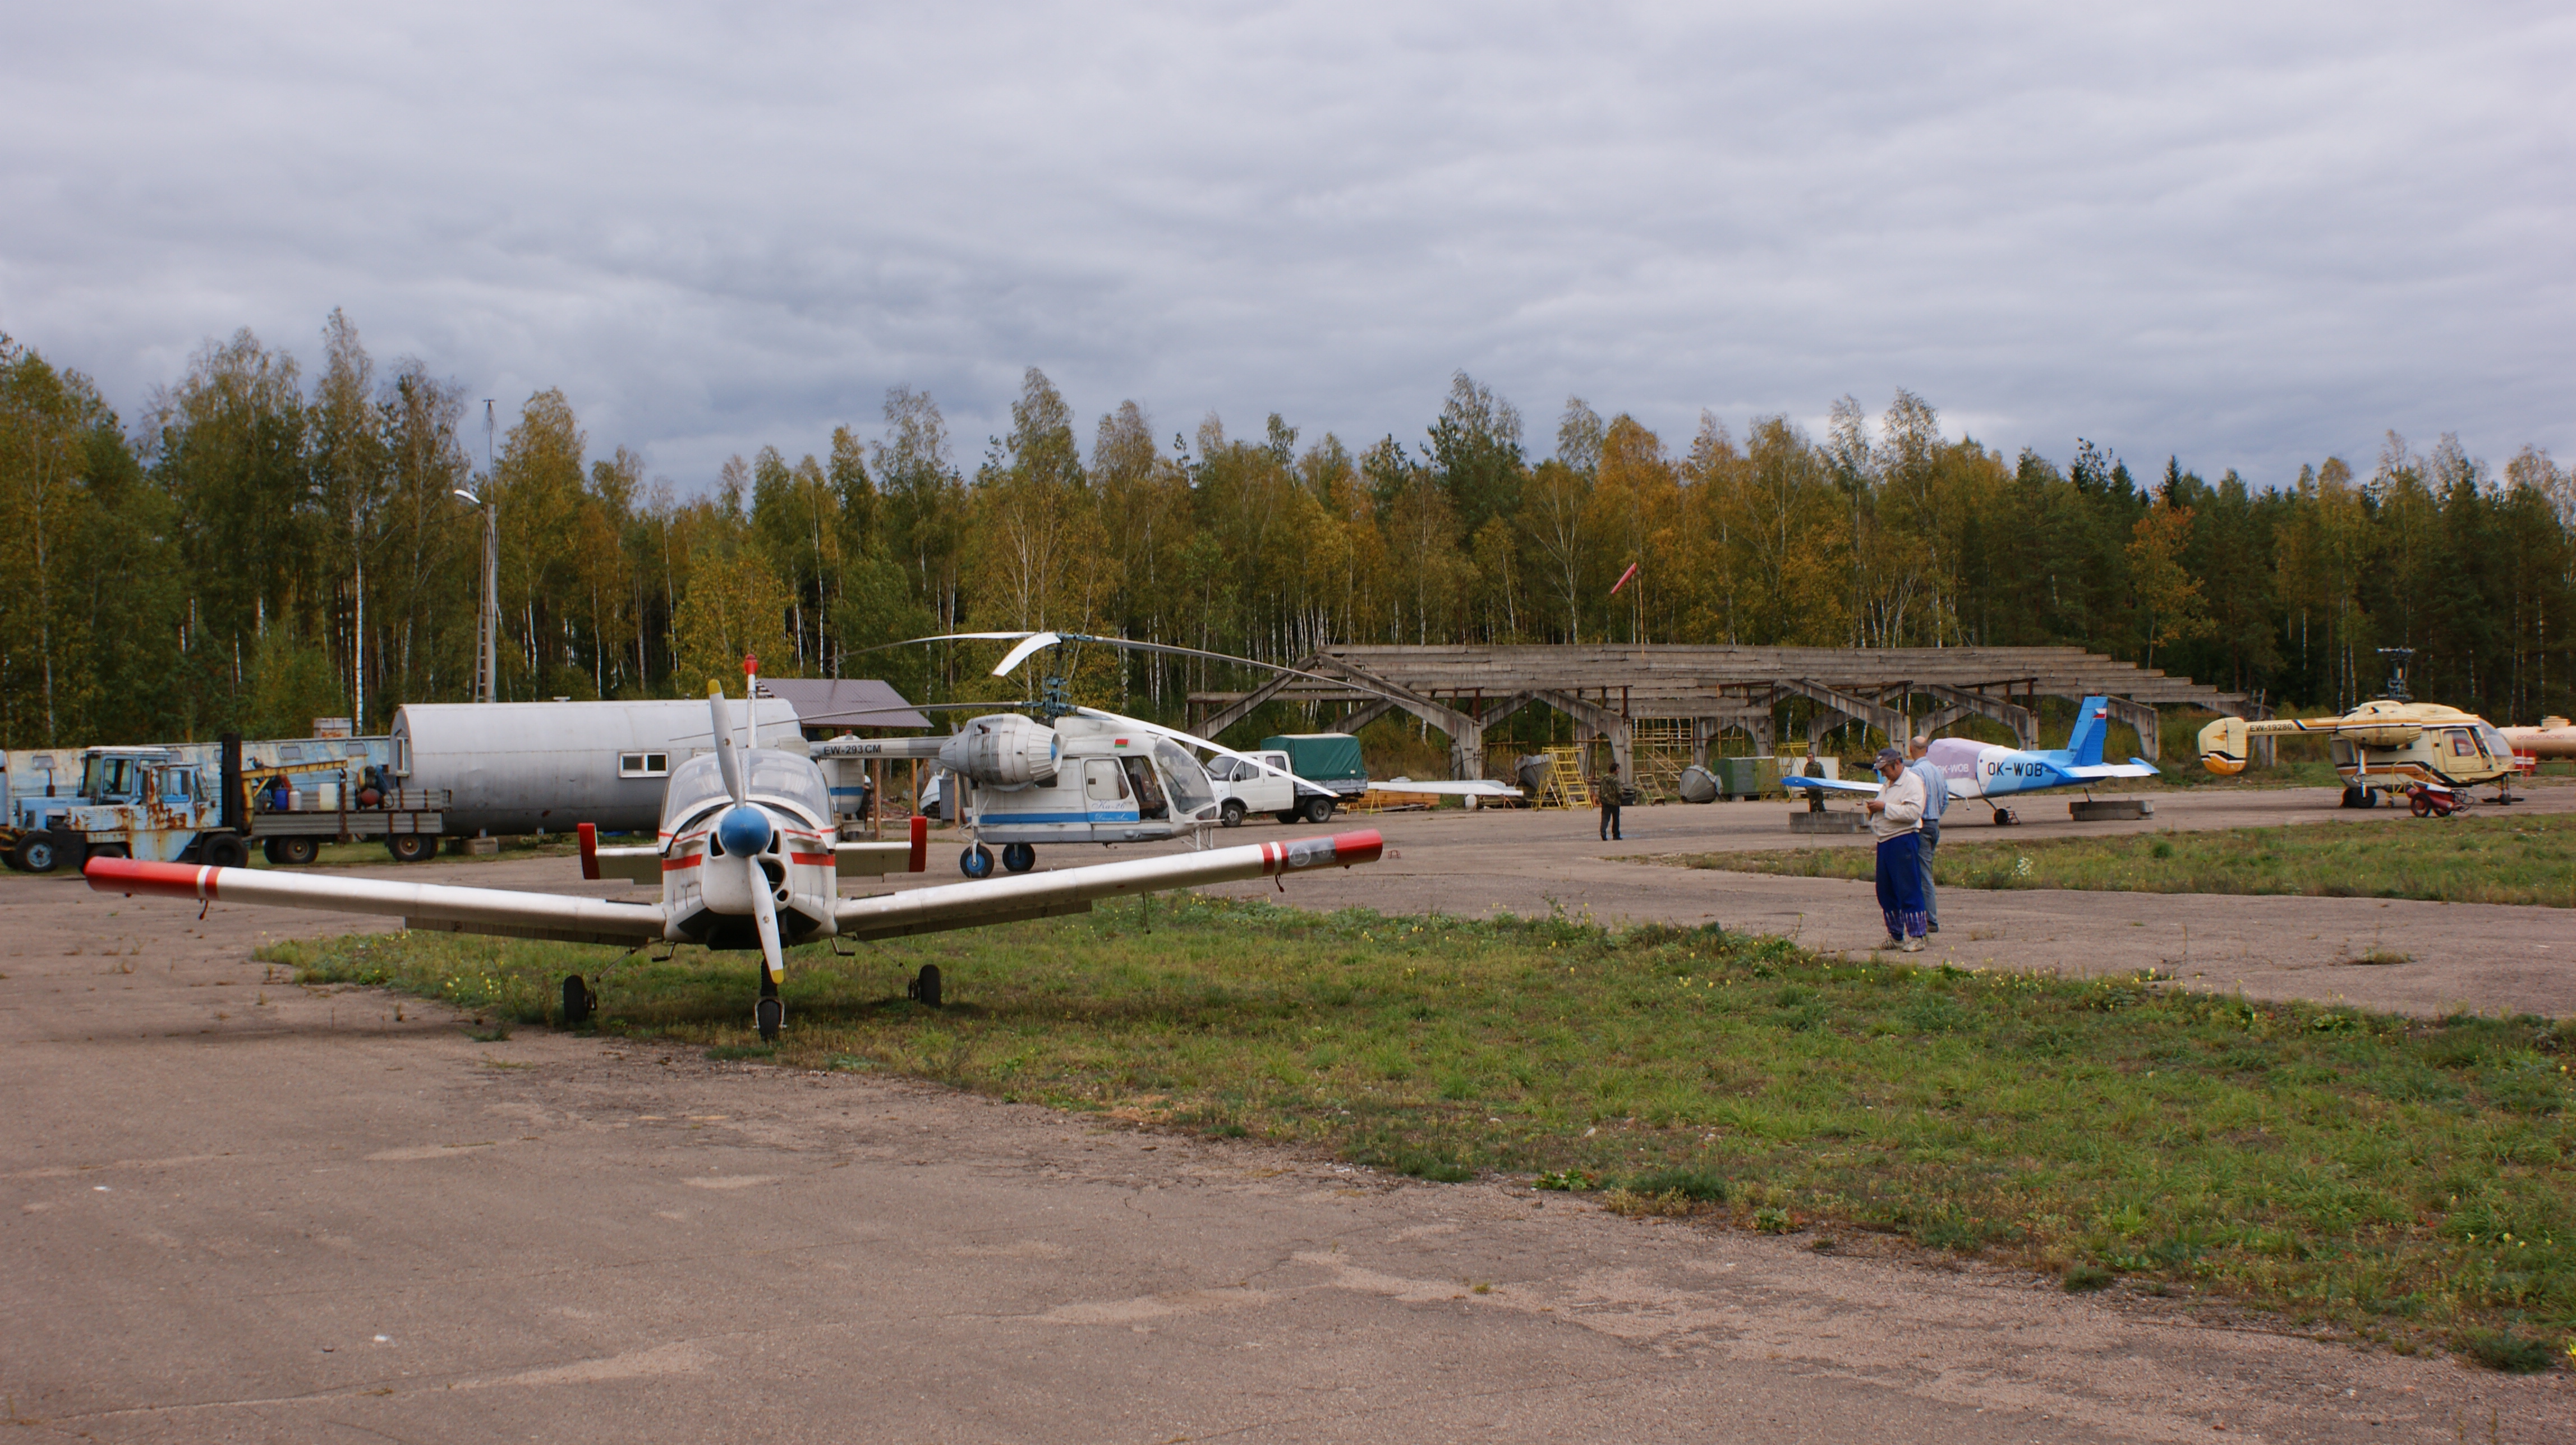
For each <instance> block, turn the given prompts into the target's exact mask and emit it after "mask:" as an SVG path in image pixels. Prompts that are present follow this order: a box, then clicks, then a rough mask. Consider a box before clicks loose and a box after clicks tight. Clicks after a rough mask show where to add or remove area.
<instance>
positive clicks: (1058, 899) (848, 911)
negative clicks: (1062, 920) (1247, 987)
mask: <svg viewBox="0 0 2576 1445" xmlns="http://www.w3.org/2000/svg"><path fill="white" fill-rule="evenodd" d="M1385 846H1386V840H1385V839H1383V838H1381V837H1379V836H1378V834H1377V832H1376V830H1375V829H1370V830H1367V831H1364V832H1358V833H1337V834H1335V835H1333V836H1332V837H1329V838H1292V839H1289V840H1288V841H1287V842H1284V843H1247V844H1245V845H1243V846H1242V847H1239V848H1218V849H1214V850H1212V851H1209V852H1205V853H1181V854H1175V855H1173V856H1170V857H1165V858H1137V859H1133V860H1130V861H1128V862H1123V863H1095V864H1092V865H1091V866H1090V867H1087V868H1067V869H1063V870H1061V871H1058V872H1047V873H1020V874H1014V875H1011V876H1008V877H1003V878H995V879H989V880H985V881H982V882H976V883H947V884H941V885H939V886H937V887H932V888H915V889H911V890H909V891H907V892H902V893H887V894H881V895H879V896H877V897H875V898H845V899H842V900H841V905H840V907H839V908H837V909H835V910H833V917H834V919H835V920H836V921H837V922H838V923H839V925H840V931H841V934H842V936H844V937H847V938H901V937H904V936H905V935H907V934H914V933H939V932H943V931H945V930H947V929H952V928H980V927H983V926H984V925H986V924H989V923H1017V922H1020V921H1022V920H1024V919H1031V918H1053V917H1055V916H1056V915H1058V914H1063V913H1088V912H1090V911H1091V904H1092V901H1093V900H1094V899H1099V898H1125V897H1129V896H1132V895H1135V894H1142V893H1155V892H1160V891H1162V890H1163V889H1166V888H1196V887H1198V886H1200V885H1202V884H1207V883H1231V882H1234V881H1236V880H1238V879H1244V878H1268V877H1274V876H1279V875H1284V874H1289V873H1303V872H1307V871H1309V870H1312V869H1316V868H1348V867H1350V866H1352V865H1353V864H1357V863H1374V862H1376V861H1377V860H1378V855H1379V854H1380V853H1381V852H1383V851H1384V850H1385Z"/></svg>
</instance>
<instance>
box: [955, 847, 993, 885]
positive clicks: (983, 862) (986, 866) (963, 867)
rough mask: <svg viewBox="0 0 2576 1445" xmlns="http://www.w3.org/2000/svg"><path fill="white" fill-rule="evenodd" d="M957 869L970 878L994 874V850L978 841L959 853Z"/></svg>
mask: <svg viewBox="0 0 2576 1445" xmlns="http://www.w3.org/2000/svg"><path fill="white" fill-rule="evenodd" d="M957 871H958V872H960V873H963V874H965V875H966V876H967V877H969V878H990V877H992V876H993V850H992V849H990V848H987V847H985V846H984V845H983V844H981V843H978V844H976V845H975V846H974V847H972V848H969V849H967V850H966V851H965V852H963V853H960V854H958V855H957Z"/></svg>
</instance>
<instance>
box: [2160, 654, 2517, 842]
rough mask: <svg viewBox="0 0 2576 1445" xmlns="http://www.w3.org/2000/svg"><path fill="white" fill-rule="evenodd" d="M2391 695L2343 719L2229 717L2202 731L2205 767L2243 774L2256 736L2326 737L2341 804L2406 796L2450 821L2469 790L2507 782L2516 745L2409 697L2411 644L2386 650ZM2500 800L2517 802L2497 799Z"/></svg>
mask: <svg viewBox="0 0 2576 1445" xmlns="http://www.w3.org/2000/svg"><path fill="white" fill-rule="evenodd" d="M2379 652H2380V655H2381V656H2382V657H2386V658H2388V659H2389V672H2388V694H2387V696H2385V697H2379V698H2373V699H2372V700H2370V701H2369V702H2366V703H2363V704H2362V705H2361V706H2359V707H2357V708H2354V709H2353V710H2352V711H2350V712H2348V713H2345V714H2344V715H2343V716H2341V717H2323V718H2279V719H2274V720H2272V721H2269V722H2253V723H2249V722H2247V721H2246V720H2245V719H2243V718H2238V717H2223V718H2220V719H2219V720H2217V721H2216V722H2213V723H2211V724H2210V725H2209V726H2207V727H2205V728H2202V729H2201V730H2200V765H2201V766H2202V767H2204V768H2207V769H2208V770H2209V771H2211V772H2213V773H2217V774H2220V775H2221V776H2233V775H2234V774H2237V773H2241V772H2243V771H2245V762H2246V759H2247V757H2248V755H2249V753H2250V751H2251V747H2250V744H2251V740H2252V739H2255V738H2277V737H2291V736H2297V735H2303V734H2310V735H2312V734H2319V733H2322V734H2325V735H2326V753H2327V756H2328V757H2330V758H2331V759H2333V761H2334V766H2335V773H2336V774H2337V775H2338V776H2340V777H2341V778H2342V779H2343V784H2344V787H2343V806H2345V807H2347V808H2373V807H2377V806H2378V805H2379V794H2380V793H2382V792H2387V793H2403V794H2405V795H2406V799H2407V802H2408V804H2409V806H2411V807H2412V808H2413V809H2414V811H2415V814H2416V816H2418V817H2423V816H2427V815H2437V816H2448V815H2450V814H2452V813H2454V812H2457V811H2459V810H2460V809H2462V808H2465V807H2467V806H2468V805H2469V794H2468V790H2469V789H2470V788H2473V787H2476V786H2478V785H2479V784H2481V783H2496V784H2499V785H2505V784H2509V782H2510V780H2511V779H2512V776H2513V772H2514V761H2513V747H2512V745H2511V744H2509V743H2507V742H2506V741H2505V739H2504V734H2502V733H2500V732H2497V731H2496V729H2495V728H2494V726H2493V725H2491V724H2490V723H2488V722H2487V720H2486V719H2485V718H2482V717H2479V716H2478V715H2477V714H2475V713H2470V712H2462V711H2460V710H2459V709H2458V708H2455V707H2445V706H2443V705H2442V704H2440V703H2431V702H2416V701H2415V700H2413V699H2412V698H2410V697H2408V696H2407V695H2406V660H2407V659H2408V658H2410V657H2412V656H2414V653H2415V649H2413V648H2411V647H2383V648H2381V649H2380V650H2379ZM2498 801H2500V802H2510V801H2512V799H2511V797H2510V795H2509V794H2499V796H2498Z"/></svg>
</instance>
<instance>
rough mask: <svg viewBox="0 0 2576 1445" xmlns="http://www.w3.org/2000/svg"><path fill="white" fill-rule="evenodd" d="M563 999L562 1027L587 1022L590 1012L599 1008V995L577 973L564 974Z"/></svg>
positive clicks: (572, 1026)
mask: <svg viewBox="0 0 2576 1445" xmlns="http://www.w3.org/2000/svg"><path fill="white" fill-rule="evenodd" d="M563 1000H564V1027H565V1028H568V1029H577V1028H580V1027H581V1026H582V1025H583V1024H586V1023H589V1022H590V1016H591V1014H592V1013H594V1012H596V1011H597V1010H598V1008H599V995H598V994H596V993H593V992H592V991H591V987H590V985H589V984H588V983H585V982H583V981H582V976H581V975H580V974H577V973H568V974H565V975H564V982H563Z"/></svg>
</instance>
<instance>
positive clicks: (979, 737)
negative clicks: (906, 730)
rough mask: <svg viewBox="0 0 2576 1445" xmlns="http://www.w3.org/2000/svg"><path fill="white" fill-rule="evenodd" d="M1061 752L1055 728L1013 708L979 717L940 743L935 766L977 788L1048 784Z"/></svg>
mask: <svg viewBox="0 0 2576 1445" xmlns="http://www.w3.org/2000/svg"><path fill="white" fill-rule="evenodd" d="M1063 757H1064V741H1063V739H1061V738H1059V737H1057V736H1056V733H1055V729H1053V728H1051V727H1048V726H1047V725H1046V724H1044V723H1042V722H1037V721H1035V720H1033V719H1030V718H1024V717H1021V716H1019V715H1018V714H1016V713H1003V714H999V715H996V716H993V717H979V718H977V719H975V720H974V721H973V722H970V723H968V724H967V725H966V727H965V730H964V731H962V732H960V733H958V734H957V735H956V736H955V737H952V738H950V739H949V740H948V741H947V742H945V743H942V744H940V747H939V762H940V765H941V766H942V767H945V768H947V769H949V770H950V771H951V772H955V773H960V774H963V775H964V776H965V778H966V779H967V781H969V782H971V783H973V784H975V785H976V786H977V787H979V788H1025V787H1028V786H1030V785H1031V784H1034V783H1051V782H1053V781H1055V774H1056V766H1057V764H1058V763H1060V762H1061V761H1062V760H1063Z"/></svg>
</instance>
